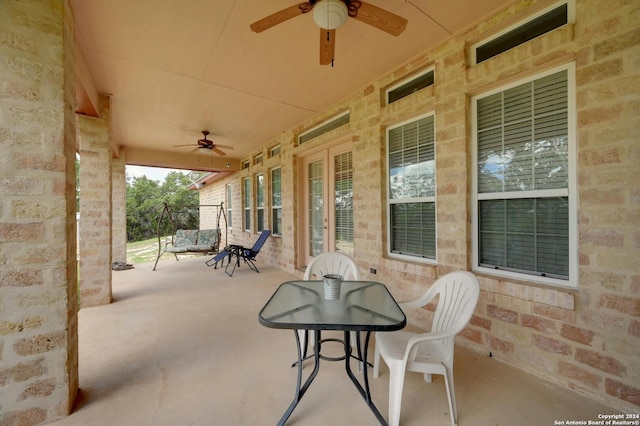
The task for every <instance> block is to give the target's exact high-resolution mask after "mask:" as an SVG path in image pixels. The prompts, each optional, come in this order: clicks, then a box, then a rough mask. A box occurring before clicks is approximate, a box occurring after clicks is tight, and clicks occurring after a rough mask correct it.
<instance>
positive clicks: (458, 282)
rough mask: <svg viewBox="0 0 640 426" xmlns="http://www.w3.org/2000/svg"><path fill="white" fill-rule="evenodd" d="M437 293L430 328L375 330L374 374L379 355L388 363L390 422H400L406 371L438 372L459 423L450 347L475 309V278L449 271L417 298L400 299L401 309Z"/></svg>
mask: <svg viewBox="0 0 640 426" xmlns="http://www.w3.org/2000/svg"><path fill="white" fill-rule="evenodd" d="M438 295H439V298H438V305H437V308H436V312H435V315H434V317H433V324H432V326H431V332H427V333H411V332H407V331H394V332H378V333H376V350H375V358H374V363H373V377H378V375H379V369H380V357H382V359H384V361H385V363H386V364H387V366H388V367H389V426H397V425H398V424H399V422H400V408H401V405H402V388H403V386H404V376H405V372H408V371H413V372H418V373H423V374H424V379H425V381H426V382H428V383H430V382H431V374H441V375H443V376H444V382H445V385H446V389H447V397H448V398H449V411H450V413H451V423H453V424H454V425H457V424H458V414H457V411H456V397H455V392H454V388H453V350H454V340H455V335H456V334H458V333H459V332H460V331H462V330H463V329H464V328H465V327H466V325H467V323H468V322H469V320H470V319H471V315H472V314H473V311H474V310H475V307H476V304H477V303H478V297H479V295H480V285H479V283H478V279H477V278H476V277H475V276H474V275H473V274H472V273H470V272H466V271H458V272H451V273H449V274H447V275H445V276H443V277H441V278H439V279H438V280H437V281H436V282H435V283H434V284H433V285H432V286H431V288H430V289H429V290H428V291H427V292H426V293H425V294H424V295H423V296H422V297H421V298H420V299H418V300H416V301H413V302H405V303H399V305H400V307H401V308H402V309H403V310H406V309H415V308H420V307H422V306H425V305H426V304H428V303H429V302H430V301H431V300H433V299H434V298H435V297H436V296H438Z"/></svg>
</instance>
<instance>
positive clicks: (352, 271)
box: [293, 252, 362, 365]
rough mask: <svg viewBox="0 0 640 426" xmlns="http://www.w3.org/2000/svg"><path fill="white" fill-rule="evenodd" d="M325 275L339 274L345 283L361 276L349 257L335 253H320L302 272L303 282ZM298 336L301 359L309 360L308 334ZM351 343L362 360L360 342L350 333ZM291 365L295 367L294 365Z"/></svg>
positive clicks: (299, 333) (356, 279) (303, 332)
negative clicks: (301, 350)
mask: <svg viewBox="0 0 640 426" xmlns="http://www.w3.org/2000/svg"><path fill="white" fill-rule="evenodd" d="M326 274H339V275H342V278H343V279H344V280H345V281H360V280H361V279H362V276H361V274H360V269H359V268H358V265H357V264H356V261H355V260H353V259H352V258H351V257H349V256H347V255H346V254H343V253H337V252H326V253H321V254H319V255H318V256H316V257H315V258H314V259H313V260H312V261H311V262H310V263H309V265H307V269H306V270H305V271H304V276H303V278H302V279H303V280H305V281H309V280H322V277H323V276H324V275H326ZM298 336H299V337H300V342H302V344H303V345H304V347H303V353H302V359H303V360H306V359H307V358H309V357H308V356H307V352H308V348H309V334H308V333H307V330H298ZM327 340H329V341H336V340H338V341H340V342H341V341H342V340H339V339H327ZM351 342H352V345H355V346H356V348H357V351H358V356H359V358H362V357H361V356H360V355H361V351H360V342H359V341H358V339H357V338H356V333H355V332H352V333H351ZM293 365H296V363H294V364H293Z"/></svg>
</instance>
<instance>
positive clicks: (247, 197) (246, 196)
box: [242, 177, 251, 232]
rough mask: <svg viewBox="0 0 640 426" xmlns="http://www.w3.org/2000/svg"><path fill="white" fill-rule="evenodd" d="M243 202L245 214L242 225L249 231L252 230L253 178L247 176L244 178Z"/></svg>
mask: <svg viewBox="0 0 640 426" xmlns="http://www.w3.org/2000/svg"><path fill="white" fill-rule="evenodd" d="M242 204H243V205H244V211H243V213H244V215H243V218H242V226H243V227H244V230H245V231H247V232H251V178H250V177H246V178H244V179H243V180H242Z"/></svg>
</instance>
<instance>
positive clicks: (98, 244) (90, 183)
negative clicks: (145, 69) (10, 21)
mask: <svg viewBox="0 0 640 426" xmlns="http://www.w3.org/2000/svg"><path fill="white" fill-rule="evenodd" d="M101 100H102V101H103V108H102V117H100V118H96V117H89V116H85V115H78V132H79V135H78V139H79V146H80V178H79V180H80V226H79V233H80V241H79V247H78V251H79V253H80V306H81V307H83V308H86V307H90V306H98V305H106V304H109V303H111V296H112V294H111V247H112V246H111V244H112V236H111V229H112V222H111V220H112V207H111V200H112V194H111V182H112V177H111V170H112V166H111V110H110V100H109V99H108V98H106V97H102V98H101ZM113 241H114V242H115V241H116V240H115V239H114V240H113Z"/></svg>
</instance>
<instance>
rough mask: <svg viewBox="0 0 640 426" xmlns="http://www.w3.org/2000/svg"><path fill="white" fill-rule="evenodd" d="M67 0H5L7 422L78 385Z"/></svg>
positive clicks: (1, 342) (0, 384)
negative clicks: (44, 0) (45, 0)
mask: <svg viewBox="0 0 640 426" xmlns="http://www.w3.org/2000/svg"><path fill="white" fill-rule="evenodd" d="M69 11H70V7H69V4H68V1H67V0H51V1H47V2H42V1H35V0H19V1H18V0H6V1H5V0H3V1H0V57H2V61H0V76H2V78H0V150H1V152H2V155H0V424H2V425H28V424H37V423H43V422H49V421H53V420H55V419H58V418H60V417H63V416H65V415H67V414H68V413H69V412H70V410H71V407H72V405H73V401H74V399H75V396H76V394H77V390H78V342H77V335H78V332H77V327H78V326H77V309H78V307H77V300H78V295H77V274H76V220H75V211H76V206H75V204H76V200H75V147H76V142H75V138H76V132H75V71H74V70H75V63H74V56H73V52H74V38H73V20H72V17H71V15H70V13H69Z"/></svg>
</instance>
